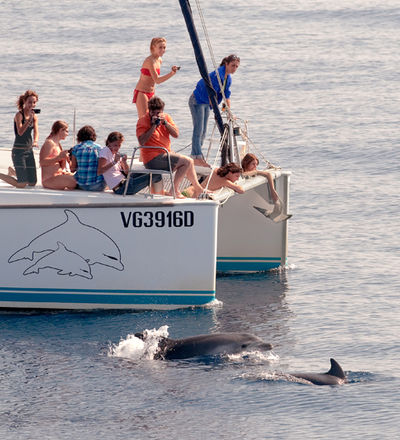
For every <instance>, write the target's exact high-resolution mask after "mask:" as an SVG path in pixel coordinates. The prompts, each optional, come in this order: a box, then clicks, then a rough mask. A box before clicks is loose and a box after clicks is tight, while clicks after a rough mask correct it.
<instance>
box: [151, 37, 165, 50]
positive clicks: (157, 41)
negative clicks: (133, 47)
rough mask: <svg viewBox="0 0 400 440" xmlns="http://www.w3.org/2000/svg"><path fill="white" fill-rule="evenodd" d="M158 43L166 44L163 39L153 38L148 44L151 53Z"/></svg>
mask: <svg viewBox="0 0 400 440" xmlns="http://www.w3.org/2000/svg"><path fill="white" fill-rule="evenodd" d="M158 43H165V44H167V39H166V38H164V37H155V38H153V39H152V40H151V43H150V52H152V51H153V47H156V46H157V44H158Z"/></svg>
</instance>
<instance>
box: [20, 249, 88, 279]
mask: <svg viewBox="0 0 400 440" xmlns="http://www.w3.org/2000/svg"><path fill="white" fill-rule="evenodd" d="M57 245H58V247H57V249H56V250H55V251H54V252H50V253H49V254H46V255H45V256H43V257H41V258H39V260H37V261H36V263H35V264H33V265H32V266H29V267H28V268H27V269H25V271H24V273H23V274H24V275H29V274H32V273H36V274H38V273H39V272H40V271H41V270H43V269H54V270H56V271H57V273H58V275H69V276H72V277H73V276H80V277H83V278H87V279H92V278H93V275H92V271H91V269H90V266H89V264H88V263H87V261H86V260H84V259H83V258H82V257H81V256H80V255H78V254H77V253H76V252H72V251H70V250H68V249H67V248H66V246H65V245H64V244H63V243H61V242H59V241H58V242H57Z"/></svg>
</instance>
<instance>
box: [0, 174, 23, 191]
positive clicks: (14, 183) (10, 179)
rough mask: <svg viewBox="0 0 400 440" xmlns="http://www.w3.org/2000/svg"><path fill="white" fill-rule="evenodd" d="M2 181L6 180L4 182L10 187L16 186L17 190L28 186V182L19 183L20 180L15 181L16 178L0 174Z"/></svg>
mask: <svg viewBox="0 0 400 440" xmlns="http://www.w3.org/2000/svg"><path fill="white" fill-rule="evenodd" d="M0 179H1V180H4V182H6V183H8V184H9V185H12V186H15V188H25V187H26V185H27V184H28V182H18V180H17V179H14V177H12V176H9V175H8V174H3V173H0Z"/></svg>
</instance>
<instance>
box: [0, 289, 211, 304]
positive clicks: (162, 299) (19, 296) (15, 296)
mask: <svg viewBox="0 0 400 440" xmlns="http://www.w3.org/2000/svg"><path fill="white" fill-rule="evenodd" d="M214 299H215V296H214V295H209V296H183V295H86V294H82V295H76V294H56V295H54V294H50V293H34V294H32V293H28V294H25V293H15V292H14V293H7V292H5V293H0V304H1V302H5V301H7V302H19V303H24V302H26V303H57V304H60V303H64V304H71V303H74V304H119V305H122V304H124V305H132V306H134V305H135V304H140V305H143V304H149V305H156V304H163V305H203V304H207V303H209V302H211V301H213V300H214Z"/></svg>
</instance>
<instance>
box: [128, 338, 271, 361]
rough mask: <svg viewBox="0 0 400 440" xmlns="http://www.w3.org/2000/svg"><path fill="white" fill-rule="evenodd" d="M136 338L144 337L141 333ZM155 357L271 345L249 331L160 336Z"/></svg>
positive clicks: (220, 352)
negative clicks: (189, 336)
mask: <svg viewBox="0 0 400 440" xmlns="http://www.w3.org/2000/svg"><path fill="white" fill-rule="evenodd" d="M135 336H136V337H137V338H140V339H143V340H145V339H146V335H145V334H143V333H136V334H135ZM158 346H159V352H158V353H157V354H156V356H155V359H167V360H171V359H188V358H192V357H198V356H216V355H224V354H236V353H241V352H243V351H251V350H262V351H268V350H271V349H272V345H271V344H268V343H267V342H264V341H263V340H262V339H260V338H259V337H258V336H255V335H252V334H250V333H214V334H211V335H198V336H193V337H191V338H185V339H170V338H165V337H163V338H161V340H160V341H159V344H158Z"/></svg>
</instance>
